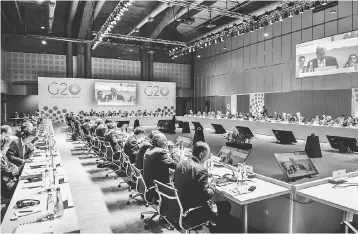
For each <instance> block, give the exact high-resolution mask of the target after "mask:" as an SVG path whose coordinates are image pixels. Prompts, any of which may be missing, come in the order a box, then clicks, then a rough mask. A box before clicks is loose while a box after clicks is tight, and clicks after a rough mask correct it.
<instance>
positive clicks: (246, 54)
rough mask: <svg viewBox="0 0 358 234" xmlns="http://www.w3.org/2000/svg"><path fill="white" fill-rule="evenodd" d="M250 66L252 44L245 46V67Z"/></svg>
mask: <svg viewBox="0 0 358 234" xmlns="http://www.w3.org/2000/svg"><path fill="white" fill-rule="evenodd" d="M249 68H250V46H247V47H244V69H249Z"/></svg>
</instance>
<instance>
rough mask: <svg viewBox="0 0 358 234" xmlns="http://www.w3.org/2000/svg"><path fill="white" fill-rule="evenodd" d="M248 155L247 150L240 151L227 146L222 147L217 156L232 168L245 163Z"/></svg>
mask: <svg viewBox="0 0 358 234" xmlns="http://www.w3.org/2000/svg"><path fill="white" fill-rule="evenodd" d="M249 154H250V151H249V150H242V149H237V148H232V147H229V146H223V147H221V149H220V151H219V153H218V155H217V156H218V157H219V158H221V161H222V162H224V163H226V164H229V165H232V166H237V165H238V164H239V163H243V162H245V161H246V159H247V157H248V156H249Z"/></svg>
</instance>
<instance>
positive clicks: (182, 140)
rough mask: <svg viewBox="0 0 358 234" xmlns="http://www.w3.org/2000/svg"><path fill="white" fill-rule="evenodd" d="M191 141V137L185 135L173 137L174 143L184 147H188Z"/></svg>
mask: <svg viewBox="0 0 358 234" xmlns="http://www.w3.org/2000/svg"><path fill="white" fill-rule="evenodd" d="M192 143H193V139H192V138H190V137H185V136H178V137H177V139H175V142H174V145H175V146H183V147H184V148H190V146H191V144H192Z"/></svg>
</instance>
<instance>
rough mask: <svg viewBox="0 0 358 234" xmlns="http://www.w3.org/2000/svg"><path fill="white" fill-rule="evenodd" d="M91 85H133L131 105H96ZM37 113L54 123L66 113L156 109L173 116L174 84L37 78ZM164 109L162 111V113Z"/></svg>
mask: <svg viewBox="0 0 358 234" xmlns="http://www.w3.org/2000/svg"><path fill="white" fill-rule="evenodd" d="M95 82H102V83H105V82H107V83H116V84H118V83H135V84H136V97H135V98H136V104H135V105H125V104H123V105H115V106H113V105H98V103H97V100H96V92H95ZM38 94H39V110H40V112H41V113H43V114H45V115H46V116H48V117H50V118H52V120H53V121H54V122H64V114H65V113H68V112H75V113H76V112H79V111H81V110H83V111H90V110H91V109H93V110H96V111H105V112H107V111H108V110H111V111H118V110H122V112H123V111H132V110H134V111H135V112H136V111H138V110H141V111H142V112H143V111H144V110H146V111H155V110H159V111H161V112H163V113H165V114H170V115H171V114H174V113H175V110H176V85H175V83H174V82H149V81H129V80H125V81H124V80H103V79H100V80H98V79H80V78H53V77H39V78H38ZM163 110H164V111H163Z"/></svg>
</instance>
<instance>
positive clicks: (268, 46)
mask: <svg viewBox="0 0 358 234" xmlns="http://www.w3.org/2000/svg"><path fill="white" fill-rule="evenodd" d="M269 65H272V40H267V41H265V66H269Z"/></svg>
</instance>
